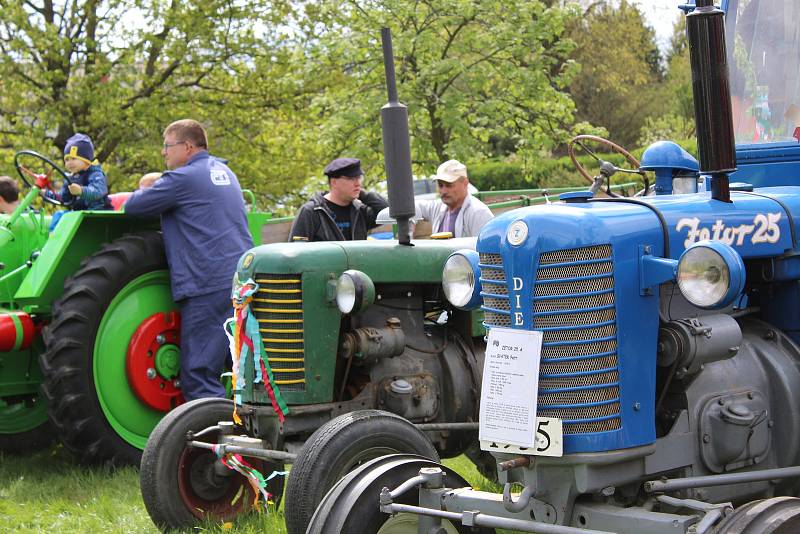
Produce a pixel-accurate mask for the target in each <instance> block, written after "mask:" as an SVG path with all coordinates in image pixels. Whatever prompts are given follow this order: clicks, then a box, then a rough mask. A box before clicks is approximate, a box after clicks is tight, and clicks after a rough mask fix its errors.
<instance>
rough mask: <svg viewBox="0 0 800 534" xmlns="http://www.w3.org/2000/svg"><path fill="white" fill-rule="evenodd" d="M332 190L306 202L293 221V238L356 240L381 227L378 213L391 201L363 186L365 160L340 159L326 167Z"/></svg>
mask: <svg viewBox="0 0 800 534" xmlns="http://www.w3.org/2000/svg"><path fill="white" fill-rule="evenodd" d="M324 173H325V176H327V177H328V186H329V189H330V190H329V191H328V192H327V193H325V194H322V193H317V194H315V195H314V196H313V197H312V198H311V200H309V201H308V202H306V203H305V204H303V207H302V208H300V211H298V212H297V216H296V217H295V219H294V224H292V230H291V232H290V233H289V241H345V240H347V241H352V240H357V239H366V238H367V231H368V230H370V229H371V228H375V226H377V225H376V224H375V218H376V217H377V216H378V212H379V211H381V210H382V209H383V208H385V207H386V206H388V205H389V204H388V203H387V202H386V200H385V199H384V198H383V197H382V196H380V195H379V194H377V193H370V192H366V191H363V190H362V189H361V180H362V179H363V178H364V173H363V172H361V161H359V160H357V159H355V158H337V159H335V160H333V161H331V162H330V163H328V165H327V166H326V167H325V170H324Z"/></svg>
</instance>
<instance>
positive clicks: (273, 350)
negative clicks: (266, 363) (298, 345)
mask: <svg viewBox="0 0 800 534" xmlns="http://www.w3.org/2000/svg"><path fill="white" fill-rule="evenodd" d="M264 350H266V351H267V352H290V353H296V354H303V349H278V348H272V347H264Z"/></svg>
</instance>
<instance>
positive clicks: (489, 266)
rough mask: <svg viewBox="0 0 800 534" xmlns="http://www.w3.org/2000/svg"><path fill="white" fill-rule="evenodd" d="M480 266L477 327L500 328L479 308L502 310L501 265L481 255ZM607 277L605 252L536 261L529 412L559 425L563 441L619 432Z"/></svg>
mask: <svg viewBox="0 0 800 534" xmlns="http://www.w3.org/2000/svg"><path fill="white" fill-rule="evenodd" d="M480 264H481V278H482V280H483V283H482V289H483V293H484V302H483V304H484V313H485V319H484V322H485V324H486V326H488V327H490V328H491V327H493V326H500V327H508V326H510V325H511V317H510V315H507V314H502V313H497V312H495V311H491V310H488V309H487V308H491V309H494V310H502V311H507V310H509V309H510V302H509V299H508V297H507V296H506V295H508V289H507V285H506V274H505V271H504V270H503V269H502V268H503V262H502V258H501V256H500V255H499V254H485V253H481V254H480ZM498 267H499V269H498ZM613 273H614V262H613V257H612V248H611V245H599V246H593V247H582V248H576V249H568V250H558V251H553V252H546V253H543V254H541V255H540V257H539V269H538V271H537V273H536V282H535V284H534V289H533V295H532V296H533V310H532V311H533V314H534V315H533V323H534V328H535V329H537V330H544V335H543V346H542V363H541V366H540V377H539V397H538V399H537V405H538V406H539V408H538V412H537V413H538V415H539V416H541V417H557V418H559V419H561V420H562V421H563V425H564V426H563V428H564V434H582V433H594V432H607V431H610V430H616V429H619V428H621V424H622V422H621V413H620V404H619V400H620V390H619V385H618V384H619V360H618V355H617V339H616V334H617V325H616V300H615V293H614V274H613ZM551 280H558V281H557V282H552V281H551ZM503 296H506V297H505V298H503ZM562 390H563V391H562Z"/></svg>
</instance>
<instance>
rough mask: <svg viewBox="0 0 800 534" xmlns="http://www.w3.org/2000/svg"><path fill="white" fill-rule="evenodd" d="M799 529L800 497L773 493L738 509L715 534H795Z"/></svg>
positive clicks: (724, 520)
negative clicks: (767, 497) (771, 496)
mask: <svg viewBox="0 0 800 534" xmlns="http://www.w3.org/2000/svg"><path fill="white" fill-rule="evenodd" d="M796 532H800V499H798V498H797V497H773V498H772V499H763V500H760V501H752V502H749V503H747V504H745V505H743V506H740V507H739V508H737V509H735V510H734V511H733V513H732V514H730V515H728V516H727V517H725V518H724V519H723V520H722V521H721V522H720V523H719V524H718V525H717V526H715V527H714V528H713V529H712V530H711V533H712V534H795V533H796Z"/></svg>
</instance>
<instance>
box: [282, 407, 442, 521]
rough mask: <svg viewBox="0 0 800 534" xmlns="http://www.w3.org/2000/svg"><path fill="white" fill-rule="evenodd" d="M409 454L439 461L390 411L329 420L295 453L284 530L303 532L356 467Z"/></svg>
mask: <svg viewBox="0 0 800 534" xmlns="http://www.w3.org/2000/svg"><path fill="white" fill-rule="evenodd" d="M396 453H409V454H416V455H419V456H422V457H424V458H429V459H431V460H434V461H437V462H438V461H439V454H438V453H437V452H436V448H435V447H434V446H433V444H432V443H431V442H430V440H429V439H428V438H427V436H426V435H425V434H424V433H423V432H421V431H420V430H419V429H417V427H415V426H414V425H413V424H412V423H411V422H409V421H407V420H406V419H403V418H402V417H400V416H398V415H395V414H393V413H389V412H382V411H379V410H358V411H355V412H351V413H348V414H345V415H341V416H339V417H337V418H336V419H332V420H331V421H328V422H327V423H325V424H324V425H323V426H321V427H320V428H319V429H317V431H316V432H314V433H313V434H312V435H311V437H310V438H309V439H308V441H306V443H305V445H303V448H302V449H301V450H300V452H299V453H298V454H297V458H295V461H294V464H293V465H292V473H291V476H290V477H289V482H288V484H287V486H286V506H285V509H284V513H285V515H286V530H287V531H288V532H289V534H303V533H305V531H306V527H307V526H308V522H309V520H310V519H311V516H312V515H313V513H314V510H315V509H316V507H317V504H319V502H320V501H321V500H322V497H324V496H325V493H327V491H328V490H329V489H330V488H331V487H333V485H334V484H336V482H337V481H338V480H339V479H340V478H342V477H344V476H345V475H347V474H348V473H349V472H350V471H352V470H353V469H355V468H356V467H358V466H359V465H361V464H363V463H365V462H367V461H369V460H372V459H374V458H377V457H379V456H384V455H387V454H396Z"/></svg>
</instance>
